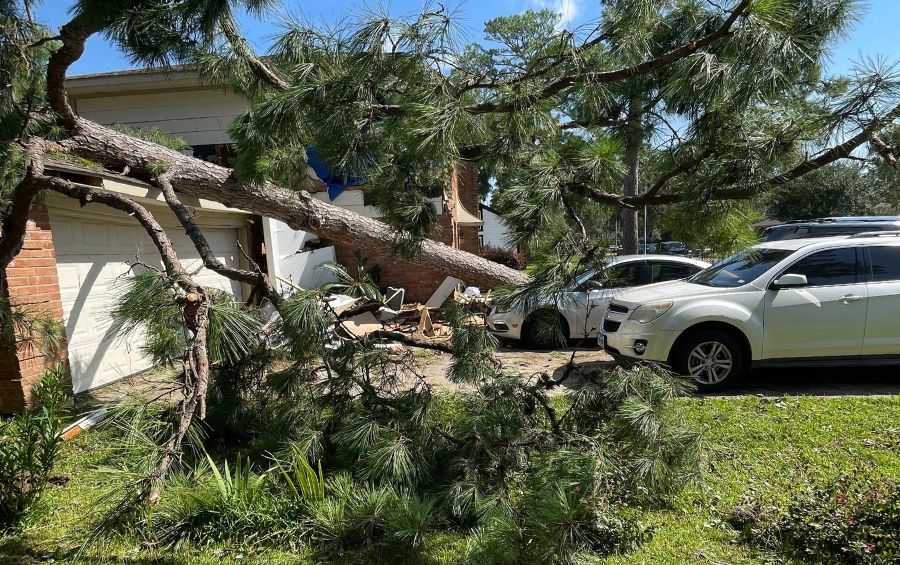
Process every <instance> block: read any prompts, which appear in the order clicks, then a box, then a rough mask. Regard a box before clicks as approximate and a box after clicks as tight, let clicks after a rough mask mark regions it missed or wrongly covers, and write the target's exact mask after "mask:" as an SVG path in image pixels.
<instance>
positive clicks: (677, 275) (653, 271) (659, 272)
mask: <svg viewBox="0 0 900 565" xmlns="http://www.w3.org/2000/svg"><path fill="white" fill-rule="evenodd" d="M691 267H692V265H687V264H685V263H673V262H671V261H657V262H652V261H651V262H650V282H665V281H677V280H679V279H686V278H688V277H689V276H691V275H693V274H694V273H695V272H697V271H696V269H692V268H691Z"/></svg>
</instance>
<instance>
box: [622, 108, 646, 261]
mask: <svg viewBox="0 0 900 565" xmlns="http://www.w3.org/2000/svg"><path fill="white" fill-rule="evenodd" d="M642 107H643V102H642V101H641V99H640V98H639V97H634V98H632V99H631V100H630V101H629V103H628V122H627V124H626V125H625V136H626V137H625V179H624V180H623V181H622V194H623V195H624V197H625V198H634V197H635V196H637V194H638V186H639V185H640V165H641V143H643V134H642V132H641V108H642ZM639 211H640V210H638V209H628V210H622V212H621V216H620V218H621V220H622V253H624V254H626V255H632V254H634V253H637V250H638V213H639Z"/></svg>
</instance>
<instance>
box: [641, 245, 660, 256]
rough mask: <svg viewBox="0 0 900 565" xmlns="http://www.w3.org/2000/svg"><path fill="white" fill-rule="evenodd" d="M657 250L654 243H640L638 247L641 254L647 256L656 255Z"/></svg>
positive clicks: (657, 246) (657, 247)
mask: <svg viewBox="0 0 900 565" xmlns="http://www.w3.org/2000/svg"><path fill="white" fill-rule="evenodd" d="M658 249H659V244H656V243H642V244H641V245H640V252H641V253H647V254H650V253H658Z"/></svg>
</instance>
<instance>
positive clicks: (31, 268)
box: [0, 206, 66, 413]
mask: <svg viewBox="0 0 900 565" xmlns="http://www.w3.org/2000/svg"><path fill="white" fill-rule="evenodd" d="M6 282H7V285H6V286H7V288H6V289H5V294H6V295H7V296H8V298H9V301H10V304H12V305H13V306H16V307H20V308H22V309H23V310H25V311H26V312H28V313H32V314H34V315H42V316H52V317H55V318H57V319H60V320H61V319H62V317H63V311H62V302H61V301H60V295H59V279H58V277H57V273H56V251H55V250H54V248H53V239H52V237H51V233H50V217H49V215H48V214H47V209H46V208H45V207H43V206H35V207H33V208H32V210H31V214H30V215H29V221H28V228H27V231H26V233H25V242H24V245H23V247H22V250H21V251H20V252H19V254H18V255H17V256H16V258H15V259H13V261H12V262H11V263H10V264H9V266H8V267H7V269H6ZM63 339H65V336H63ZM65 359H66V352H65V347H63V348H62V351H61V352H60V354H59V358H58V359H46V358H44V356H43V355H42V353H41V351H39V350H38V349H37V348H34V347H19V348H18V349H17V350H16V351H13V350H12V348H6V349H4V350H0V413H10V412H14V411H17V410H21V409H23V408H27V407H30V406H31V387H32V386H33V385H34V384H35V383H37V382H38V381H39V380H40V378H41V375H43V374H44V372H45V371H46V370H47V369H48V368H49V367H50V366H51V365H52V364H53V363H55V362H57V361H64V360H65Z"/></svg>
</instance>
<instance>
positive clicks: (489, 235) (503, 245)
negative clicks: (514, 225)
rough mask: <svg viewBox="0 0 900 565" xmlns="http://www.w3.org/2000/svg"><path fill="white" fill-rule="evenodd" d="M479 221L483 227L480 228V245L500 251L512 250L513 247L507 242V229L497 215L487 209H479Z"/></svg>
mask: <svg viewBox="0 0 900 565" xmlns="http://www.w3.org/2000/svg"><path fill="white" fill-rule="evenodd" d="M481 219H482V220H483V221H484V226H482V228H481V244H482V245H484V246H487V247H499V248H500V249H509V250H514V249H515V246H514V245H510V243H509V242H508V241H507V238H508V237H509V229H508V228H507V227H506V225H505V224H504V223H503V220H502V219H501V218H500V216H498V215H497V214H495V213H493V212H491V211H490V210H488V209H487V208H481Z"/></svg>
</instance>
